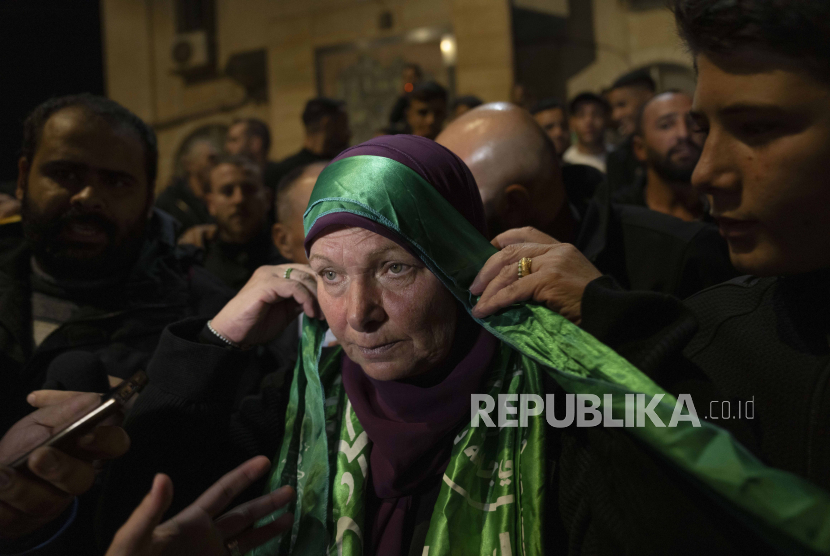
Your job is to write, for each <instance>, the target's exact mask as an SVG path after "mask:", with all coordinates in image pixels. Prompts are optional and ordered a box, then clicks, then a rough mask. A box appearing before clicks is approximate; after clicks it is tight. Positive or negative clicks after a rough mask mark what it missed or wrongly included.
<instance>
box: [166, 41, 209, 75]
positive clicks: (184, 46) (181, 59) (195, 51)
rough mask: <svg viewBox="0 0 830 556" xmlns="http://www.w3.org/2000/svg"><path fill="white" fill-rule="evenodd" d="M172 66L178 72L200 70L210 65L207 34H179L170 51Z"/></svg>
mask: <svg viewBox="0 0 830 556" xmlns="http://www.w3.org/2000/svg"><path fill="white" fill-rule="evenodd" d="M170 54H171V56H172V58H173V65H174V66H175V68H176V69H177V70H178V71H187V70H192V69H197V68H202V67H204V66H207V65H208V64H209V63H210V50H209V46H208V34H207V32H206V31H193V32H191V33H179V34H178V35H176V38H175V39H174V40H173V48H172V49H171V51H170Z"/></svg>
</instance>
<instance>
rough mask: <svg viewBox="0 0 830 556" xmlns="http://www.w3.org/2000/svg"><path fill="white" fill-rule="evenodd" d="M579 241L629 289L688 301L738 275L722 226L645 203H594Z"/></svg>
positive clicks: (602, 269)
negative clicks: (689, 219) (687, 218)
mask: <svg viewBox="0 0 830 556" xmlns="http://www.w3.org/2000/svg"><path fill="white" fill-rule="evenodd" d="M574 245H575V246H576V248H577V249H579V250H580V251H581V252H582V254H583V255H585V257H586V258H587V259H588V260H589V261H591V262H592V263H593V264H594V266H596V267H597V269H598V270H599V271H600V272H602V273H603V274H607V275H609V276H612V277H613V278H614V279H615V280H616V281H617V282H618V283H619V284H620V285H622V286H623V287H624V288H625V289H629V290H644V291H653V292H659V293H665V294H670V295H674V296H675V297H679V298H681V299H683V298H685V297H688V296H690V295H692V294H693V293H696V292H699V291H700V290H702V289H705V288H708V287H709V286H713V285H715V284H719V283H721V282H724V281H726V280H729V279H731V278H733V277H735V275H736V274H737V273H736V272H735V269H734V268H733V266H732V263H731V262H730V260H729V252H728V249H727V246H726V242H725V241H724V240H723V238H722V237H721V236H720V234H718V230H717V228H715V227H714V226H712V225H711V224H706V223H704V222H685V221H683V220H680V219H679V218H675V217H673V216H669V215H667V214H662V213H659V212H655V211H652V210H648V209H646V208H642V207H635V206H628V205H618V204H611V203H603V202H601V201H598V200H593V201H591V202H590V203H589V204H588V206H587V209H586V211H585V214H584V215H583V216H582V219H581V221H580V223H579V229H578V233H577V237H576V240H575V241H574Z"/></svg>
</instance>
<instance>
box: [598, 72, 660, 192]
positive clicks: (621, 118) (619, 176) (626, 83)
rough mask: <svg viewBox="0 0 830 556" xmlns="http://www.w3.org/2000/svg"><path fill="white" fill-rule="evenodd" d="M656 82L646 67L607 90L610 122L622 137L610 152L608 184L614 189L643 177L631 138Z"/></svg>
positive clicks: (624, 186) (618, 81)
mask: <svg viewBox="0 0 830 556" xmlns="http://www.w3.org/2000/svg"><path fill="white" fill-rule="evenodd" d="M656 90H657V85H656V84H655V83H654V80H653V79H652V78H651V76H650V75H649V73H648V71H647V70H636V71H632V72H630V73H626V74H625V75H622V76H621V77H619V78H618V79H617V80H616V81H614V83H613V84H612V85H611V87H610V89H609V90H608V92H607V93H606V98H607V99H608V103H609V104H610V105H611V125H612V126H613V127H614V130H615V131H616V132H617V135H618V136H619V139H620V142H619V145H617V148H616V149H614V150H613V151H612V152H611V153H610V154H609V155H608V164H607V167H608V172H607V174H608V187H609V189H610V191H611V192H615V191H619V190H621V189H625V188H627V187H631V186H632V185H634V183H635V182H636V180H637V178H639V177H641V176H642V167H641V164H640V161H639V160H638V159H637V158H636V157H635V156H634V152H633V150H632V145H631V137H632V136H633V135H634V131H635V130H636V128H637V117H638V115H639V114H640V111H641V110H642V107H643V105H644V104H645V103H646V102H647V101H648V99H650V98H651V97H653V96H654V93H655V91H656Z"/></svg>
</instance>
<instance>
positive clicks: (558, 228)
mask: <svg viewBox="0 0 830 556" xmlns="http://www.w3.org/2000/svg"><path fill="white" fill-rule="evenodd" d="M436 140H437V142H438V143H440V144H442V145H444V146H445V147H447V148H448V149H450V150H451V151H453V152H454V153H455V154H457V155H458V156H459V157H461V159H463V160H464V162H465V163H466V164H467V165H468V166H469V167H470V171H471V172H472V173H473V177H474V178H475V179H476V183H477V184H478V187H479V192H480V193H481V198H482V201H483V202H484V211H485V216H486V217H487V223H488V228H489V230H490V233H491V234H492V235H494V236H495V235H497V234H500V233H502V232H504V231H505V230H509V229H511V228H520V227H525V226H531V227H533V228H536V230H538V231H540V232H543V233H544V234H547V235H548V236H551V237H552V238H555V239H556V240H558V241H560V242H563V243H571V244H573V245H574V246H575V247H576V248H577V249H579V250H580V251H582V253H583V254H584V255H585V256H586V257H587V258H588V260H589V261H591V263H593V264H594V265H595V266H596V267H597V269H598V270H599V271H600V272H601V273H603V274H608V275H611V276H612V277H613V278H614V279H615V280H616V281H617V282H619V283H620V284H621V285H622V286H623V287H625V288H628V289H632V290H649V291H656V292H661V293H667V294H671V295H675V296H677V297H680V298H684V297H687V296H689V295H691V294H693V293H695V292H697V291H700V290H701V289H704V288H706V287H709V286H711V285H714V284H718V283H720V282H723V281H725V280H728V279H730V278H732V277H734V276H735V270H734V269H733V268H732V265H731V264H730V262H729V256H728V253H727V249H726V245H725V243H724V241H723V239H722V238H721V237H720V235H719V234H718V232H717V229H716V228H715V227H714V226H710V225H708V224H704V223H702V222H683V221H681V220H679V219H676V218H672V217H670V216H667V215H665V214H660V213H656V212H653V211H650V210H648V209H645V208H642V207H635V206H624V205H612V204H610V203H599V202H597V201H592V202H590V203H587V204H586V206H585V207H584V210H580V208H579V207H578V206H577V205H575V204H574V203H572V202H571V200H570V199H569V198H568V195H567V193H566V192H567V191H569V190H575V189H577V188H576V187H573V186H572V185H570V184H567V183H566V181H567V180H568V179H570V177H571V176H572V175H575V174H572V173H571V174H568V176H567V177H566V178H565V179H563V172H562V169H561V168H560V166H559V157H558V156H557V155H556V151H555V149H554V146H553V145H552V143H551V140H550V138H549V137H548V136H547V135H546V134H545V132H544V130H542V128H541V127H540V126H539V125H538V124H537V123H536V121H535V120H534V119H533V117H532V116H531V115H530V114H529V113H528V112H527V111H525V110H523V109H521V108H518V107H516V106H513V105H511V104H507V103H493V104H485V105H483V106H480V107H478V108H475V109H473V110H471V111H469V112H467V113H466V114H464V115H462V116H461V117H459V118H458V119H456V120H454V121H453V122H452V123H451V124H450V125H449V126H447V128H446V129H445V130H444V131H443V132H442V133H441V134H440V135H439V136H438V137H437V139H436ZM575 166H576V167H578V166H579V165H574V166H570V167H569V168H574V167H575ZM528 233H530V234H531V235H532V240H533V241H536V242H542V241H552V240H546V239H545V238H544V236H543V235H542V234H538V232H528ZM525 235H527V234H525ZM498 242H499V241H497V243H498ZM502 246H503V245H502Z"/></svg>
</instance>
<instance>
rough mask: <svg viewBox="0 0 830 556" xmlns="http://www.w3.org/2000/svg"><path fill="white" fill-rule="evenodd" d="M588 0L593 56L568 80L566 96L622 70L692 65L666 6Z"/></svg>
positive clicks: (606, 80)
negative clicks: (636, 6) (634, 6)
mask: <svg viewBox="0 0 830 556" xmlns="http://www.w3.org/2000/svg"><path fill="white" fill-rule="evenodd" d="M577 1H585V0H577ZM591 1H592V2H593V19H594V37H595V49H596V59H595V61H594V63H592V64H591V65H589V66H588V67H586V68H585V69H583V70H582V71H580V72H579V73H577V74H576V75H574V76H573V77H571V78H570V79H569V80H568V82H567V93H568V96H569V97H572V96H574V95H576V94H577V93H579V92H581V91H585V90H590V91H595V92H599V91H601V90H602V89H604V88H605V87H607V86H609V85H610V84H611V83H612V82H613V81H614V79H616V78H617V77H618V76H619V75H621V74H623V73H625V72H626V71H629V70H632V69H635V68H639V67H643V66H647V65H652V64H658V63H672V64H679V65H681V66H685V67H688V68H691V67H692V60H691V57H690V56H689V54H688V53H687V52H686V50H685V49H684V47H683V44H682V42H681V40H680V38H679V36H678V35H677V30H676V27H675V23H674V16H673V15H672V14H671V12H670V11H669V10H668V9H665V8H655V9H650V10H631V9H628V8H627V6H626V4H625V3H624V2H621V1H620V0H591Z"/></svg>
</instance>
